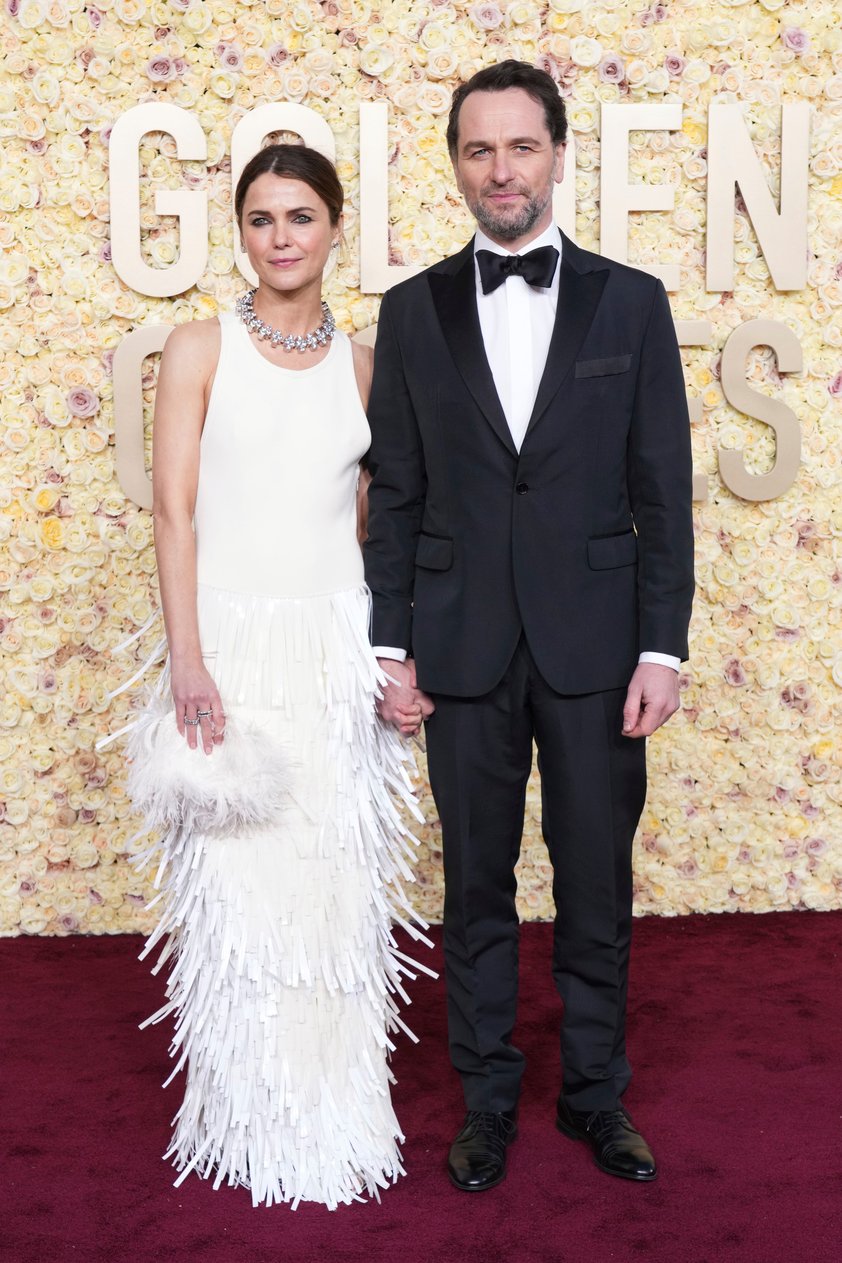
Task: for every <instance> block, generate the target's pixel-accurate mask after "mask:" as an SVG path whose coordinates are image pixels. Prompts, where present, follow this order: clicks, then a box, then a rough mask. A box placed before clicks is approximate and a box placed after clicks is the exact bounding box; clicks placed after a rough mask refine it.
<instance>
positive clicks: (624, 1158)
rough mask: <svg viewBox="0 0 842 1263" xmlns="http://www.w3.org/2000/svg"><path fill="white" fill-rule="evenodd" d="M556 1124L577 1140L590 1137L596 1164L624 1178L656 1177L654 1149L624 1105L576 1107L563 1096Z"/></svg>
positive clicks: (588, 1140)
mask: <svg viewBox="0 0 842 1263" xmlns="http://www.w3.org/2000/svg"><path fill="white" fill-rule="evenodd" d="M556 1127H557V1128H558V1129H559V1131H561V1132H564V1134H565V1136H570V1137H571V1139H573V1140H587V1142H588V1144H589V1145H590V1146H591V1148H592V1149H593V1152H594V1158H595V1159H596V1165H597V1166H598V1167H599V1169H600V1170H601V1171H606V1172H607V1173H608V1174H609V1175H619V1176H620V1177H621V1178H622V1179H624V1180H654V1178H655V1176H656V1175H657V1174H658V1172H657V1169H656V1167H655V1159H654V1158H653V1157H652V1151H651V1149H650V1148H649V1146H648V1145H647V1143H646V1141H645V1140H644V1139H643V1137H642V1136H641V1134H640V1132H639V1131H638V1130H637V1128H636V1127H635V1125H634V1123H633V1122H632V1120H631V1119H630V1118H629V1116H628V1114H627V1113H626V1111H625V1110H624V1109H623V1108H622V1106H618V1107H617V1108H616V1109H613V1110H593V1111H588V1110H572V1109H570V1107H569V1105H568V1104H567V1103H566V1101H565V1100H564V1098H563V1097H559V1101H558V1113H557V1114H556Z"/></svg>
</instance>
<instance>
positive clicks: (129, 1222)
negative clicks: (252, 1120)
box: [0, 913, 842, 1263]
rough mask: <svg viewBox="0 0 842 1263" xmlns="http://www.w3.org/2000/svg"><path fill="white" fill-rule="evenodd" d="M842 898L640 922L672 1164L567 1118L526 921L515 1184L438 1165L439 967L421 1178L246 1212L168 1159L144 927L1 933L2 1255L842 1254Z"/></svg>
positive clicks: (258, 1260) (600, 1261)
mask: <svg viewBox="0 0 842 1263" xmlns="http://www.w3.org/2000/svg"><path fill="white" fill-rule="evenodd" d="M840 931H842V913H784V914H780V915H777V914H776V915H769V916H760V917H758V916H755V917H751V916H732V917H724V916H722V917H707V918H705V917H691V918H683V919H679V920H664V919H656V918H653V919H648V920H645V921H641V922H639V923H638V925H637V930H636V941H635V952H634V955H633V974H632V988H631V997H632V998H631V1010H630V1023H629V1027H630V1048H631V1054H632V1060H633V1063H634V1066H635V1071H636V1075H635V1081H634V1083H633V1085H632V1088H631V1089H630V1091H629V1093H628V1096H627V1104H628V1105H629V1107H630V1109H631V1111H632V1113H633V1115H634V1117H635V1119H636V1121H637V1122H638V1124H639V1125H640V1126H641V1129H642V1130H644V1131H645V1133H646V1135H647V1136H648V1137H649V1138H650V1140H651V1141H652V1144H653V1147H654V1148H655V1150H656V1154H657V1156H658V1159H659V1162H660V1167H661V1173H660V1177H659V1179H658V1180H657V1181H656V1182H655V1183H654V1184H652V1185H635V1184H628V1183H626V1182H624V1181H621V1180H616V1179H612V1178H611V1177H609V1176H605V1175H603V1174H601V1173H600V1172H599V1171H598V1170H597V1169H596V1167H595V1166H594V1165H593V1163H592V1161H591V1158H590V1153H589V1150H587V1149H586V1147H585V1146H584V1145H580V1144H577V1143H574V1142H572V1141H569V1140H565V1139H564V1138H563V1137H562V1136H560V1135H559V1134H558V1133H557V1132H556V1131H555V1129H554V1127H553V1105H554V1100H555V1095H556V1091H557V1087H558V1084H557V1072H556V1068H555V1064H554V1060H555V1052H556V1047H557V1044H556V1035H555V1024H556V1016H557V1002H556V999H555V995H554V992H553V990H552V985H551V982H550V979H549V951H550V930H549V927H547V926H527V927H525V929H524V934H523V950H522V966H521V968H522V980H523V982H522V992H521V1022H520V1027H519V1032H518V1039H519V1042H520V1045H521V1047H522V1048H523V1049H524V1050H525V1052H526V1053H527V1056H528V1058H529V1063H530V1064H529V1066H528V1068H527V1079H526V1086H525V1092H524V1098H523V1101H522V1107H521V1120H522V1121H521V1134H520V1138H519V1139H518V1141H517V1143H516V1144H515V1146H514V1148H513V1149H512V1151H511V1155H510V1166H509V1176H508V1179H507V1180H506V1182H505V1183H504V1184H502V1185H501V1186H500V1187H499V1188H497V1189H495V1190H493V1191H492V1192H489V1193H486V1194H481V1195H474V1196H471V1195H466V1194H462V1193H458V1192H457V1191H456V1190H455V1189H452V1188H451V1187H450V1186H449V1184H448V1183H447V1180H446V1177H445V1176H444V1172H443V1157H444V1152H445V1149H446V1146H447V1143H448V1141H449V1139H450V1136H451V1133H452V1131H453V1130H454V1128H455V1126H456V1124H457V1122H458V1120H459V1118H460V1115H461V1104H460V1095H459V1091H458V1087H457V1084H456V1082H455V1081H454V1078H453V1076H452V1074H451V1073H450V1071H449V1067H448V1063H447V1057H446V1051H445V1044H444V1023H443V1002H442V996H441V984H440V983H438V984H436V983H432V982H429V981H425V980H424V979H420V980H419V981H418V983H416V984H415V987H414V992H413V994H414V998H415V1003H414V1004H413V1006H412V1009H411V1011H410V1014H409V1019H410V1023H411V1025H413V1027H414V1029H415V1030H416V1032H417V1033H418V1034H419V1035H420V1036H421V1037H422V1042H421V1046H420V1048H413V1047H411V1046H410V1045H409V1044H408V1042H407V1041H404V1042H403V1043H402V1044H401V1047H400V1050H399V1054H398V1056H397V1058H396V1065H395V1069H396V1073H397V1075H398V1078H399V1086H398V1088H397V1092H396V1102H397V1110H398V1115H399V1117H400V1120H401V1123H402V1125H403V1128H404V1130H405V1132H406V1134H407V1137H408V1139H407V1142H406V1145H405V1147H404V1156H405V1160H406V1166H407V1169H408V1172H409V1174H408V1178H406V1179H404V1180H402V1181H400V1183H399V1184H398V1185H396V1186H395V1187H394V1188H392V1189H390V1190H388V1192H386V1193H385V1194H384V1197H383V1202H382V1204H381V1205H377V1204H366V1205H355V1206H352V1207H343V1208H341V1209H340V1210H338V1211H336V1212H335V1213H333V1214H331V1213H330V1212H328V1211H326V1210H324V1209H322V1208H321V1207H313V1206H305V1207H302V1208H300V1209H299V1210H298V1211H296V1212H295V1213H292V1212H291V1211H290V1210H289V1209H288V1208H286V1207H280V1208H278V1207H275V1208H272V1209H270V1210H266V1209H259V1210H252V1208H251V1205H250V1202H249V1196H248V1193H247V1192H245V1191H244V1190H242V1189H228V1188H223V1189H221V1190H220V1191H219V1192H216V1193H214V1192H213V1190H212V1188H211V1187H210V1185H209V1184H207V1183H204V1182H202V1181H200V1180H199V1179H197V1178H192V1177H191V1178H190V1179H189V1180H188V1182H187V1183H186V1184H185V1185H184V1186H183V1187H182V1188H181V1189H180V1190H178V1191H176V1190H174V1189H173V1188H172V1187H171V1175H170V1171H169V1168H168V1167H166V1166H165V1165H164V1164H163V1163H162V1162H161V1160H160V1155H161V1154H162V1153H163V1151H164V1148H165V1146H166V1142H167V1138H168V1134H169V1120H170V1117H171V1116H172V1114H173V1113H174V1112H175V1110H176V1108H177V1105H178V1101H179V1087H178V1086H177V1085H173V1087H172V1088H170V1089H169V1090H168V1091H167V1092H166V1093H165V1092H162V1091H161V1089H160V1084H161V1082H162V1081H163V1079H164V1077H165V1075H166V1073H167V1072H168V1069H167V1064H166V1062H167V1058H166V1046H167V1041H168V1032H167V1031H166V1030H163V1029H160V1028H154V1029H152V1030H150V1031H146V1032H139V1031H138V1030H137V1029H136V1028H137V1023H138V1022H139V1021H140V1020H141V1018H142V1017H144V1016H146V1014H148V1013H150V1012H152V1011H153V1009H155V1008H156V1007H157V1005H158V1004H159V1002H160V996H161V992H162V988H163V983H162V981H161V980H160V979H152V978H150V977H149V974H148V972H147V970H146V968H145V966H144V965H141V964H139V963H138V962H137V960H136V956H137V952H138V950H139V946H140V943H139V940H138V939H136V938H130V937H116V938H65V939H7V940H3V941H0V970H2V973H0V977H2V983H0V996H2V1011H1V1013H0V1016H1V1017H2V1026H1V1027H0V1046H1V1047H2V1052H1V1053H0V1056H2V1067H3V1070H2V1076H3V1081H2V1099H0V1109H2V1113H1V1114H0V1156H1V1157H2V1168H0V1258H2V1259H3V1261H4V1263H6V1261H7V1260H8V1261H9V1263H69V1261H71V1260H79V1263H124V1261H125V1263H150V1261H152V1260H155V1261H157V1260H162V1261H164V1263H171V1261H175V1260H197V1261H198V1260H201V1263H264V1261H266V1263H268V1261H269V1260H272V1263H276V1261H277V1263H285V1261H289V1263H309V1261H310V1260H313V1261H316V1260H318V1261H319V1263H321V1261H322V1260H327V1261H330V1263H346V1261H347V1263H352V1261H354V1263H356V1261H357V1260H370V1261H373V1263H379V1261H380V1260H383V1261H384V1263H386V1261H387V1260H388V1261H390V1263H391V1261H394V1263H422V1261H423V1263H437V1261H439V1260H458V1261H459V1263H491V1261H492V1260H493V1261H494V1263H496V1260H498V1259H504V1260H511V1261H512V1263H538V1261H539V1260H541V1261H542V1263H543V1261H545V1260H549V1261H551V1263H556V1261H557V1263H638V1261H640V1263H643V1261H644V1260H645V1261H646V1263H719V1261H720V1260H727V1261H728V1263H730V1261H731V1260H735V1261H738V1263H802V1261H804V1263H824V1261H825V1260H827V1261H828V1263H830V1261H831V1260H832V1261H833V1263H837V1261H838V1260H839V1259H842V1118H840V1115H842V1057H841V1056H840V1053H841V1052H842V1021H840V1018H842V986H840V970H839V940H840Z"/></svg>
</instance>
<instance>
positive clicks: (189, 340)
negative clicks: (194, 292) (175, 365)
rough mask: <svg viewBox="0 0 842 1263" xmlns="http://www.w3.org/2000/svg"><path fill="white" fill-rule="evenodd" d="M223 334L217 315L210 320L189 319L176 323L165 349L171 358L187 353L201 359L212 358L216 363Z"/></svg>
mask: <svg viewBox="0 0 842 1263" xmlns="http://www.w3.org/2000/svg"><path fill="white" fill-rule="evenodd" d="M221 336H222V335H221V331H220V327H219V321H218V320H217V318H216V316H212V317H211V318H210V320H188V321H187V323H186V324H183V325H176V327H175V328H174V329H173V331H172V333H171V334H170V336H169V337H168V338H167V344H166V347H165V351H166V352H167V353H168V358H169V359H172V357H173V355H175V354H182V353H186V354H189V355H191V356H197V357H199V358H200V359H201V360H205V359H212V360H213V362H214V363H216V361H217V359H218V358H219V344H220V341H221Z"/></svg>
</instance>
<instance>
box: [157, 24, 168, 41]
mask: <svg viewBox="0 0 842 1263" xmlns="http://www.w3.org/2000/svg"><path fill="white" fill-rule="evenodd" d="M169 33H170V28H169V27H168V26H156V27H155V38H156V39H157V40H165V39H166V38H167V36H168V35H169Z"/></svg>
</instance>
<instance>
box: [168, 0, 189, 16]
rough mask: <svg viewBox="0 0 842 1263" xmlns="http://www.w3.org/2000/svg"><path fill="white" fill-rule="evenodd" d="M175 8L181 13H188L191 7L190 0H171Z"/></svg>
mask: <svg viewBox="0 0 842 1263" xmlns="http://www.w3.org/2000/svg"><path fill="white" fill-rule="evenodd" d="M170 5H171V6H172V8H173V9H177V10H178V12H179V13H186V12H187V10H188V9H189V8H190V0H170Z"/></svg>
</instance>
